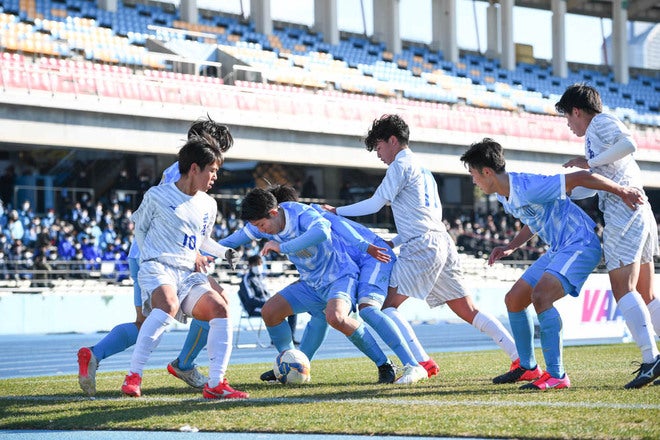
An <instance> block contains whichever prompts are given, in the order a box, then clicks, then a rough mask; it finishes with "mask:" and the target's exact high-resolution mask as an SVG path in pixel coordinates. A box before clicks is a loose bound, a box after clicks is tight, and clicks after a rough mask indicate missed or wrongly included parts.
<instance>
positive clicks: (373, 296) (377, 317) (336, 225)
mask: <svg viewBox="0 0 660 440" xmlns="http://www.w3.org/2000/svg"><path fill="white" fill-rule="evenodd" d="M269 191H270V192H271V193H273V195H274V196H275V198H276V199H277V202H278V203H282V202H285V201H297V200H298V196H297V193H296V190H295V189H294V188H293V187H291V186H287V185H280V186H275V187H271V188H269ZM310 206H312V208H314V209H316V211H317V212H319V213H320V214H321V215H322V216H323V217H324V218H326V219H327V220H329V221H330V225H331V229H332V233H333V237H335V238H337V239H339V240H341V241H342V242H343V243H344V245H345V246H344V247H345V249H346V250H347V252H348V254H349V256H350V257H351V259H352V260H353V261H354V262H355V263H356V264H357V265H358V268H359V269H360V274H359V278H358V287H357V307H358V312H359V314H360V317H362V319H363V320H364V321H365V322H366V323H367V324H369V325H370V326H371V328H373V329H374V330H375V331H376V333H377V334H378V335H379V336H380V337H381V338H382V339H383V341H385V343H386V344H387V345H388V346H389V347H390V348H391V349H392V351H393V352H394V353H395V354H396V355H397V356H398V357H399V360H400V361H401V364H402V365H403V366H404V369H403V370H404V371H403V374H402V375H401V377H399V378H398V379H397V380H396V383H402V384H412V383H415V382H418V381H419V380H422V379H425V378H426V377H427V373H426V370H425V369H424V368H423V367H422V366H421V365H419V363H417V361H416V360H415V357H414V355H413V354H412V352H411V350H410V348H409V347H408V344H407V342H406V341H405V339H404V338H403V336H402V335H401V332H400V331H399V328H398V327H397V325H396V323H394V322H393V321H392V319H391V318H390V317H389V316H387V315H386V314H384V313H383V312H382V311H381V310H380V309H381V306H382V305H383V301H384V300H385V296H386V295H387V286H388V284H389V279H390V273H391V272H392V267H393V266H394V261H396V256H395V255H394V252H393V251H392V249H391V248H390V246H388V245H387V243H386V242H385V241H384V240H383V239H382V238H380V237H379V236H378V235H377V234H376V233H374V232H373V231H371V230H370V229H369V228H367V227H365V226H363V225H361V224H359V223H356V222H354V221H351V220H348V219H346V218H343V217H340V216H338V215H335V214H332V213H331V212H328V211H326V210H324V209H323V208H322V207H321V206H320V205H317V204H311V205H310ZM317 318H318V322H317ZM326 329H327V323H326V322H325V317H324V316H320V317H317V316H312V319H311V320H310V321H309V323H308V325H307V327H306V328H305V333H304V335H303V338H302V339H301V345H300V347H301V350H302V351H303V352H304V353H305V354H306V355H307V357H308V358H309V359H310V360H311V359H312V357H313V356H314V354H315V353H316V350H318V348H319V347H320V345H321V343H322V342H323V340H324V338H325V335H326V333H327V331H326ZM261 380H271V381H272V380H274V373H273V372H272V370H271V371H267V372H265V373H264V374H262V375H261Z"/></svg>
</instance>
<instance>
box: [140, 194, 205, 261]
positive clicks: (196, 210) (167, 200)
mask: <svg viewBox="0 0 660 440" xmlns="http://www.w3.org/2000/svg"><path fill="white" fill-rule="evenodd" d="M217 211H218V206H217V203H216V201H215V200H214V199H213V197H211V196H209V195H208V194H206V193H205V192H203V191H198V192H197V194H195V195H194V196H189V195H187V194H185V193H183V192H181V191H180V190H179V189H178V188H177V187H176V185H175V184H174V183H166V184H164V185H158V186H154V187H152V188H150V189H149V190H148V191H147V192H146V193H145V195H144V199H143V200H142V203H141V204H140V207H139V208H138V209H137V211H135V213H133V216H132V220H133V221H134V222H135V238H136V240H137V242H138V245H139V247H140V250H141V258H140V261H149V260H156V261H159V262H161V263H163V264H167V265H169V266H173V267H177V268H181V269H186V270H194V268H195V257H196V256H197V253H198V251H199V248H200V246H201V245H202V243H203V242H204V240H207V239H209V240H210V239H211V238H210V236H211V230H212V229H213V224H214V222H215V218H216V215H217Z"/></svg>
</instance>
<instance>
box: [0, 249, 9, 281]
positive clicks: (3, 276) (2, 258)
mask: <svg viewBox="0 0 660 440" xmlns="http://www.w3.org/2000/svg"><path fill="white" fill-rule="evenodd" d="M8 279H9V268H8V267H7V254H6V253H5V251H4V250H2V249H1V248H0V280H8Z"/></svg>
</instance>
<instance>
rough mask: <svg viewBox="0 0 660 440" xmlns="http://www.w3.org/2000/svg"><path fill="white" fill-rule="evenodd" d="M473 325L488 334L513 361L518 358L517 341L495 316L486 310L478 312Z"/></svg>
mask: <svg viewBox="0 0 660 440" xmlns="http://www.w3.org/2000/svg"><path fill="white" fill-rule="evenodd" d="M472 325H473V326H474V327H475V328H476V329H477V330H479V331H480V332H482V333H485V334H487V335H488V336H490V337H491V338H493V341H495V343H496V344H497V345H499V346H500V348H501V349H502V350H504V352H505V353H506V354H507V356H509V358H510V359H511V362H513V361H515V360H516V359H518V350H516V343H515V342H514V341H513V337H512V336H511V334H510V333H509V331H508V330H507V329H506V327H504V325H502V323H501V322H500V321H498V320H497V319H495V317H494V316H492V315H490V314H489V313H486V312H481V311H480V312H478V313H477V314H476V315H475V317H474V319H473V320H472Z"/></svg>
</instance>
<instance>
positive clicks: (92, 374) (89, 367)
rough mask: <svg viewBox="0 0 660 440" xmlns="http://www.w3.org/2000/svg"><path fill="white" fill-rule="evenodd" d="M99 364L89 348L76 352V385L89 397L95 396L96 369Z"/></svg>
mask: <svg viewBox="0 0 660 440" xmlns="http://www.w3.org/2000/svg"><path fill="white" fill-rule="evenodd" d="M98 367H99V363H98V361H97V360H96V356H94V353H92V350H90V349H89V347H83V348H81V349H80V350H78V384H79V385H80V388H81V389H82V390H83V391H84V392H85V393H86V394H87V395H88V396H90V397H92V396H93V395H94V394H96V369H97V368H98Z"/></svg>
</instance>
